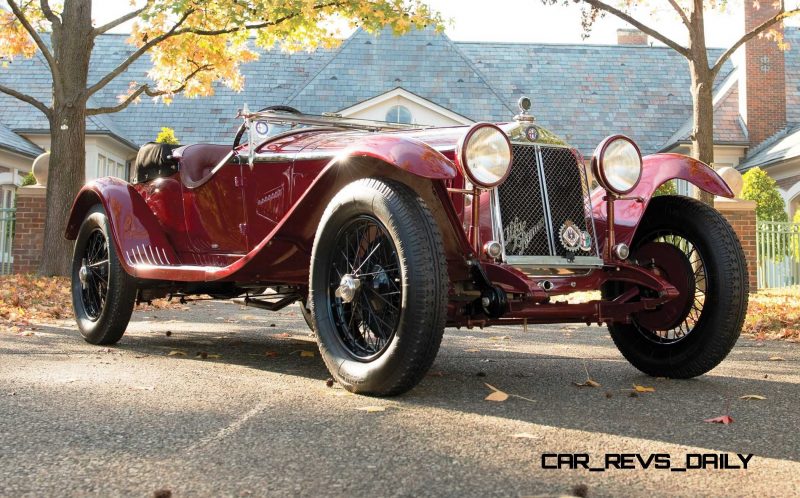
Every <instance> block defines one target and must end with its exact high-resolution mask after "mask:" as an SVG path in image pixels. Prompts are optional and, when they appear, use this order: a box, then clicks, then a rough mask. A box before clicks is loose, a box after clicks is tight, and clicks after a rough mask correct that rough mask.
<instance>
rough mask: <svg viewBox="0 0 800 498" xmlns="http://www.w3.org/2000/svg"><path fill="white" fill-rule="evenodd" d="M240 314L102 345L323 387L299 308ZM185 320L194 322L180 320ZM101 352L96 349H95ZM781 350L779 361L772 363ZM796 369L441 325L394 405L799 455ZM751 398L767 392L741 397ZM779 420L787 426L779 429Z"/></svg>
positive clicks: (42, 342)
mask: <svg viewBox="0 0 800 498" xmlns="http://www.w3.org/2000/svg"><path fill="white" fill-rule="evenodd" d="M158 314H160V315H169V316H172V315H171V314H168V313H161V312H159V313H158ZM246 316H247V315H242V314H239V315H234V318H228V319H218V317H214V318H213V319H210V318H208V317H206V320H204V321H198V322H192V321H186V322H184V321H182V320H177V321H176V320H164V319H163V317H162V318H161V319H159V317H158V316H156V317H155V320H153V321H143V320H141V319H140V320H138V321H137V323H136V324H135V326H134V327H132V328H133V330H131V331H130V333H128V334H126V336H125V337H124V338H123V339H122V341H120V342H119V343H118V344H117V345H116V346H113V347H112V348H111V351H114V352H121V353H123V354H131V355H133V356H134V357H135V358H145V357H151V358H157V359H158V360H159V361H181V362H184V361H196V362H213V363H219V364H226V365H236V366H241V367H247V368H251V369H257V370H261V371H265V372H270V373H272V374H279V375H291V376H297V377H300V378H304V379H306V381H305V382H306V383H308V382H310V383H312V385H314V383H318V384H316V386H318V387H320V388H323V386H324V385H325V382H326V380H327V379H328V378H329V374H328V372H327V370H326V368H325V365H324V363H323V362H322V359H321V358H320V357H319V353H318V351H317V347H316V343H315V341H314V339H313V337H312V336H311V334H310V333H309V331H308V329H306V328H305V324H303V323H302V319H299V324H298V318H297V316H296V314H292V315H285V314H283V315H266V317H263V316H259V317H257V319H252V320H247V319H244V318H243V317H246ZM139 318H141V314H140V316H139ZM192 318H196V317H191V316H185V317H184V319H192ZM226 320H227V321H226ZM43 331H44V332H45V333H44V334H43V335H42V337H41V338H40V339H39V341H38V344H37V346H36V349H37V350H38V352H45V351H48V350H61V351H67V352H69V351H70V350H73V349H74V350H78V351H80V352H82V353H88V354H94V353H93V351H94V350H93V349H88V350H87V347H90V346H88V345H86V344H84V343H83V341H81V340H80V338H79V337H78V335H77V332H76V331H75V330H74V329H73V330H67V329H65V328H48V327H45V328H44V329H43ZM757 346H758V347H757ZM90 348H91V347H90ZM789 348H791V345H789ZM104 350H106V348H103V347H98V348H97V352H98V353H97V354H100V352H102V351H104ZM8 352H12V353H17V354H19V353H20V351H17V350H13V351H11V350H6V348H0V354H4V353H8ZM779 355H783V356H786V361H770V360H769V358H770V357H776V356H779ZM162 358H163V359H162ZM796 365H797V354H796V353H795V352H794V351H793V350H791V349H787V344H785V343H766V344H764V345H759V344H757V343H755V342H754V341H752V340H750V339H740V342H739V344H738V345H737V347H736V348H735V350H734V351H733V353H732V354H731V356H730V357H729V358H728V359H727V360H726V361H725V362H724V363H723V364H722V365H721V366H720V367H718V368H717V369H716V370H714V371H713V372H712V373H711V374H708V375H705V376H702V377H699V378H696V379H692V380H668V379H654V378H652V377H648V376H646V375H643V374H642V373H640V372H638V371H637V370H636V369H634V368H633V367H632V366H630V365H629V364H628V363H627V362H626V361H625V360H624V359H623V358H622V357H621V355H619V353H618V352H617V351H616V349H615V348H614V346H613V343H611V340H610V339H609V338H608V336H607V333H606V332H605V331H604V330H602V329H599V328H596V327H593V328H586V327H558V326H555V327H536V328H532V330H531V331H529V332H528V333H527V334H526V333H524V332H523V331H522V330H521V329H512V328H508V327H506V328H498V329H494V330H492V329H489V330H487V331H477V330H472V331H469V330H462V331H456V330H454V329H448V330H447V331H446V333H445V339H444V341H443V344H442V348H441V350H440V352H439V355H438V357H437V359H436V362H435V363H434V365H433V367H432V368H431V370H430V372H429V374H428V375H427V376H426V378H425V379H423V381H422V382H421V383H420V384H419V385H418V386H417V387H416V388H415V389H413V390H412V391H410V392H408V393H406V394H404V395H402V396H398V397H395V398H392V399H391V402H392V403H399V404H400V405H402V406H404V407H406V408H409V409H413V408H414V407H417V406H419V407H434V408H438V409H443V410H450V411H456V412H470V413H476V414H481V415H484V416H489V417H500V418H504V419H510V420H515V421H520V422H525V423H530V424H537V425H544V426H549V427H556V428H566V429H574V430H580V431H587V432H593V433H606V434H613V435H617V436H623V437H629V438H640V439H646V440H653V441H662V442H665V443H672V444H678V445H685V446H691V447H700V448H707V449H711V450H714V451H725V452H738V453H754V454H757V455H759V456H764V457H772V458H778V459H788V460H793V461H800V436H798V431H795V430H794V429H793V428H794V427H796V426H797V424H798V411H797V405H796V400H797V399H798V394H800V389H799V388H798V383H797V382H796V379H797V373H796ZM165 368H168V367H166V366H165ZM587 373H588V375H589V376H590V377H591V378H592V379H593V380H594V381H596V382H598V383H599V384H600V386H599V387H579V386H576V385H575V384H576V383H582V382H583V381H585V380H586V377H587ZM486 384H489V385H491V386H494V387H495V388H497V389H500V390H502V391H504V392H506V393H509V394H511V395H512V396H511V397H510V398H509V399H508V400H507V401H505V402H499V403H498V402H491V401H486V400H485V399H484V398H485V397H486V396H487V395H488V394H490V393H491V390H490V388H488V387H487V386H486ZM634 385H640V386H645V387H653V388H654V392H647V393H634V392H633V387H634ZM334 388H335V386H334ZM753 394H755V395H759V396H763V397H765V398H766V399H765V400H757V401H753V400H745V399H741V397H742V396H746V395H753ZM371 402H380V400H373V401H371ZM721 415H731V416H732V417H733V418H734V421H735V422H734V423H733V424H730V425H721V424H711V423H706V422H704V420H705V419H707V418H712V417H718V416H721ZM784 427H791V428H792V429H791V430H788V431H783V430H782V429H781V428H784Z"/></svg>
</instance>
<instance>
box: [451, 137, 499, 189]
mask: <svg viewBox="0 0 800 498" xmlns="http://www.w3.org/2000/svg"><path fill="white" fill-rule="evenodd" d="M456 157H457V158H458V163H459V165H460V166H461V169H462V171H463V173H464V175H466V177H467V178H469V180H470V181H471V182H472V183H473V184H475V185H477V186H479V187H483V188H493V187H496V186H498V185H500V184H501V183H503V180H505V179H506V176H508V172H509V171H510V170H511V142H509V140H508V136H506V134H505V133H503V130H501V129H500V128H498V127H497V126H495V125H493V124H489V123H477V124H475V125H473V126H472V128H470V129H469V131H468V132H467V134H466V135H464V138H462V139H461V142H459V144H458V148H457V149H456Z"/></svg>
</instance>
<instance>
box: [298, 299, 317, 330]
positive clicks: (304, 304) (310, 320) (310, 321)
mask: <svg viewBox="0 0 800 498" xmlns="http://www.w3.org/2000/svg"><path fill="white" fill-rule="evenodd" d="M297 305H298V306H299V307H300V313H301V314H302V315H303V320H305V321H306V325H308V328H309V330H311V332H312V333H314V332H316V330H315V328H314V317H313V316H311V310H310V309H308V299H303V300H301V301H297Z"/></svg>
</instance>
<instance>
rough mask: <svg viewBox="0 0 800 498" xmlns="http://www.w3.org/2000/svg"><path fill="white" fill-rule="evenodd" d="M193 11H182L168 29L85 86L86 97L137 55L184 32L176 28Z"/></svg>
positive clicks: (103, 84) (105, 83)
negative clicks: (95, 81) (181, 14)
mask: <svg viewBox="0 0 800 498" xmlns="http://www.w3.org/2000/svg"><path fill="white" fill-rule="evenodd" d="M193 13H194V10H193V9H189V10H187V11H186V12H184V14H183V16H181V18H180V19H178V21H177V22H176V23H175V24H174V25H173V26H172V27H171V28H170V29H169V31H167V32H166V33H163V34H161V35H159V36H157V37H155V38H153V39H152V40H148V41H147V42H146V43H145V44H144V45H142V46H141V47H139V48H138V49H137V50H136V51H135V52H134V53H132V54H131V55H129V56H128V58H127V59H125V60H124V61H122V62H121V63H120V64H119V65H118V66H117V67H115V68H114V69H113V70H112V71H111V72H110V73H108V74H106V75H105V76H103V77H102V78H100V80H99V81H98V82H97V83H95V84H94V85H92V86H90V87H89V88H87V89H86V97H91V96H92V95H94V94H95V93H97V92H98V91H99V90H100V89H102V88H103V87H104V86H106V85H107V84H108V83H109V82H111V80H113V79H114V78H116V77H117V76H119V75H120V74H122V73H123V72H124V71H125V70H126V69H128V68H129V67H130V65H131V64H133V63H134V62H136V61H137V60H138V59H139V57H141V56H142V55H144V54H145V53H146V52H147V51H148V50H150V49H151V48H153V47H154V46H156V45H158V44H159V43H161V42H162V41H164V40H166V39H167V38H171V37H173V36H176V35H178V34H180V33H185V32H186V31H184V30H180V31H179V30H178V28H179V27H180V26H181V25H182V24H183V23H184V22H186V19H188V18H189V16H190V15H192V14H193Z"/></svg>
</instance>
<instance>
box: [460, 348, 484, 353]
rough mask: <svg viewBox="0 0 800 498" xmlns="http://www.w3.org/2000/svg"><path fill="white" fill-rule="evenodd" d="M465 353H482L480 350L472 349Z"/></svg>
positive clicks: (466, 350)
mask: <svg viewBox="0 0 800 498" xmlns="http://www.w3.org/2000/svg"><path fill="white" fill-rule="evenodd" d="M464 352H465V353H480V352H481V350H480V349H475V348H470V349H465V350H464Z"/></svg>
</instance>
